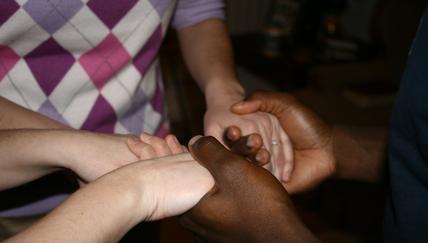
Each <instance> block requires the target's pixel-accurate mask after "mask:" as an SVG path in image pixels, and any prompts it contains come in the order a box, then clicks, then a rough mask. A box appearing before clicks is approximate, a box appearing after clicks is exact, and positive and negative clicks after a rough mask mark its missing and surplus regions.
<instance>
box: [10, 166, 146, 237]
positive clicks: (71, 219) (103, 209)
mask: <svg viewBox="0 0 428 243" xmlns="http://www.w3.org/2000/svg"><path fill="white" fill-rule="evenodd" d="M125 176H128V175H126V174H124V173H115V174H109V175H106V176H104V177H102V178H100V179H99V180H97V181H95V182H93V183H91V184H89V185H87V186H86V187H84V188H83V189H80V190H79V191H77V192H76V193H75V194H73V195H72V196H71V197H70V198H69V199H68V200H67V201H65V202H64V203H63V204H61V205H60V206H59V207H58V208H57V209H55V210H54V211H53V212H52V213H50V214H49V215H47V216H46V217H45V218H43V219H42V220H41V221H40V222H38V223H36V224H35V225H33V226H32V227H30V228H29V229H27V230H26V231H24V232H22V233H20V234H18V235H16V236H15V237H13V238H11V239H9V240H8V241H6V242H92V243H96V242H118V241H119V239H120V238H121V237H122V236H123V235H124V234H125V233H126V232H127V231H128V230H129V229H130V228H131V227H133V226H134V225H135V224H136V223H137V222H138V221H139V218H138V217H139V215H138V213H136V209H137V208H139V205H138V200H137V198H138V197H139V195H138V194H137V193H136V192H135V191H132V188H134V187H133V186H132V185H130V184H129V182H130V181H131V180H130V179H129V178H126V179H125V178H124V177H125ZM141 237H142V238H144V236H143V235H142V236H141Z"/></svg>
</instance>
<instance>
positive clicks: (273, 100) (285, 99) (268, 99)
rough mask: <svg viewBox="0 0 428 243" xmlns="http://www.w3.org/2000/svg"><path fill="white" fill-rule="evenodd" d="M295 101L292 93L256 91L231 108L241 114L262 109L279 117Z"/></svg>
mask: <svg viewBox="0 0 428 243" xmlns="http://www.w3.org/2000/svg"><path fill="white" fill-rule="evenodd" d="M295 103H296V100H295V98H294V97H292V96H291V95H287V94H284V93H278V92H269V91H256V92H254V93H252V94H251V95H250V96H249V97H248V98H246V99H245V100H244V101H241V102H239V103H237V104H235V105H233V106H232V107H231V110H232V112H234V113H237V114H240V115H243V114H248V113H253V112H256V111H262V112H267V113H270V114H272V115H275V116H276V117H278V118H279V117H281V116H282V114H283V112H284V111H286V110H287V109H288V108H289V107H290V106H292V105H294V104H295Z"/></svg>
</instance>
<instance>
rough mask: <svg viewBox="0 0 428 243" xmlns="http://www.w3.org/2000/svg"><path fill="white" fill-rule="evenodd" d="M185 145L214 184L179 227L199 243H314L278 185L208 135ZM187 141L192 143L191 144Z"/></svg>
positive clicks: (258, 168) (271, 176)
mask: <svg viewBox="0 0 428 243" xmlns="http://www.w3.org/2000/svg"><path fill="white" fill-rule="evenodd" d="M194 140H195V139H193V140H192V141H191V142H190V144H191V145H190V152H191V153H192V155H193V157H194V158H195V159H196V160H197V161H198V162H199V163H200V164H201V165H202V166H204V167H205V168H207V169H208V171H209V172H210V173H211V174H212V176H213V178H214V181H215V185H214V187H213V188H212V189H211V190H210V191H209V192H208V193H207V194H206V195H205V196H204V197H203V198H202V199H201V200H200V201H199V203H198V204H197V205H196V206H195V207H194V208H193V209H191V210H190V211H188V212H187V213H185V214H184V215H183V216H182V217H181V223H182V225H183V226H185V227H186V228H187V229H189V230H191V231H192V232H193V233H194V234H195V236H196V237H197V239H198V240H200V241H202V242H315V241H316V240H315V239H314V237H313V236H312V234H311V233H310V232H309V231H308V230H307V229H306V228H305V227H304V225H303V224H302V223H301V221H300V220H299V218H298V216H297V215H296V213H295V209H294V207H293V205H292V202H291V200H290V198H289V196H288V194H287V192H286V190H285V189H284V187H283V186H282V185H281V183H280V182H279V181H278V180H277V179H276V178H275V177H274V176H273V175H272V174H271V173H270V172H269V171H267V170H265V169H263V168H262V167H259V166H257V165H255V164H254V163H251V162H250V161H248V160H247V159H245V158H244V157H242V156H240V155H237V154H235V153H233V152H231V151H229V150H227V149H226V148H225V147H223V146H222V145H221V144H220V142H218V141H217V140H216V139H215V138H213V137H202V138H199V139H198V140H197V141H194ZM192 142H194V143H193V144H192Z"/></svg>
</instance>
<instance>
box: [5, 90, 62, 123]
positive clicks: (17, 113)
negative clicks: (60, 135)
mask: <svg viewBox="0 0 428 243" xmlns="http://www.w3.org/2000/svg"><path fill="white" fill-rule="evenodd" d="M18 128H34V129H67V128H69V127H67V126H65V125H64V124H61V123H59V122H57V121H54V120H52V119H50V118H48V117H45V116H43V115H40V114H38V113H37V112H34V111H30V110H28V109H25V108H23V107H21V106H19V105H17V104H15V103H13V102H11V101H9V100H7V99H5V98H3V97H0V129H18Z"/></svg>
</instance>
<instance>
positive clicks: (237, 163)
mask: <svg viewBox="0 0 428 243" xmlns="http://www.w3.org/2000/svg"><path fill="white" fill-rule="evenodd" d="M193 141H194V139H192V140H191V142H190V145H189V148H190V153H191V154H192V155H193V157H194V158H195V160H196V161H198V162H199V163H200V164H201V165H202V166H203V167H205V168H206V169H207V170H208V171H209V172H210V173H211V175H212V176H213V177H214V180H215V182H216V184H219V185H220V184H225V183H229V182H231V181H233V180H234V179H236V178H235V176H236V174H237V173H239V167H241V166H242V161H245V159H243V158H241V157H240V156H238V155H236V154H234V153H233V152H231V151H229V150H227V149H226V148H225V147H224V146H223V145H222V144H221V143H220V142H219V141H217V140H216V139H215V138H214V137H200V138H199V139H197V140H196V141H194V142H193ZM192 142H193V144H192Z"/></svg>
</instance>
